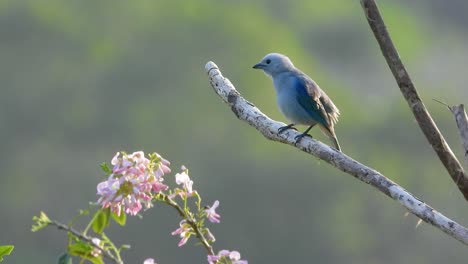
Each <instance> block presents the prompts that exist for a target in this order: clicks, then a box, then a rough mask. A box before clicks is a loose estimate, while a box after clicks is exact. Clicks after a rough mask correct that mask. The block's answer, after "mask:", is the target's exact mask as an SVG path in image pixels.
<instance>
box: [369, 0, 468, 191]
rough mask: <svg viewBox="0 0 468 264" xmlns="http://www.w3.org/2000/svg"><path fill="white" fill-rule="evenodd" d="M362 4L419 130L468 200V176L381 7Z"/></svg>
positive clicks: (370, 3)
mask: <svg viewBox="0 0 468 264" xmlns="http://www.w3.org/2000/svg"><path fill="white" fill-rule="evenodd" d="M361 5H362V8H363V9H364V13H365V15H366V18H367V22H368V23H369V26H370V27H371V29H372V32H374V36H375V38H376V39H377V42H378V43H379V46H380V49H381V50H382V54H383V56H384V57H385V60H386V61H387V64H388V66H389V67H390V70H391V71H392V73H393V76H394V77H395V80H396V82H397V83H398V86H399V87H400V91H401V93H402V94H403V97H404V98H405V99H406V101H407V102H408V105H409V107H410V108H411V111H412V112H413V115H414V116H415V117H416V120H417V121H418V124H419V127H420V128H421V130H422V131H423V133H424V135H425V136H426V139H427V140H428V141H429V144H431V146H432V148H433V149H434V151H435V152H436V153H437V156H439V159H440V161H441V162H442V164H443V165H444V166H445V168H446V169H447V171H448V173H449V174H450V176H451V177H452V180H453V181H454V182H455V184H456V185H457V186H458V189H460V192H461V193H462V194H463V196H464V197H465V199H466V200H468V177H467V175H466V174H465V172H464V170H463V167H462V166H461V165H460V162H458V160H457V158H456V157H455V155H454V154H453V152H452V150H451V149H450V146H449V145H448V144H447V142H446V141H445V139H444V137H443V135H442V134H441V133H440V131H439V129H438V128H437V125H436V124H435V123H434V121H433V120H432V117H431V115H430V114H429V112H428V111H427V109H426V107H425V106H424V103H423V102H422V100H421V98H420V97H419V95H418V92H417V90H416V87H415V86H414V84H413V82H412V81H411V78H410V76H409V74H408V72H407V71H406V69H405V66H404V65H403V62H402V61H401V59H400V56H399V55H398V51H397V50H396V48H395V46H394V45H393V41H392V39H391V38H390V35H389V34H388V31H387V28H386V26H385V23H384V21H383V19H382V16H381V15H380V12H379V9H378V7H377V4H376V3H375V1H374V0H361Z"/></svg>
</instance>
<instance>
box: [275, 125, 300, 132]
mask: <svg viewBox="0 0 468 264" xmlns="http://www.w3.org/2000/svg"><path fill="white" fill-rule="evenodd" d="M288 129H294V130H296V131H297V129H296V128H295V127H294V124H290V125H287V126H282V127H280V128H278V134H281V133H283V132H284V131H286V130H288Z"/></svg>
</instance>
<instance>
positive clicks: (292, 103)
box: [253, 53, 341, 151]
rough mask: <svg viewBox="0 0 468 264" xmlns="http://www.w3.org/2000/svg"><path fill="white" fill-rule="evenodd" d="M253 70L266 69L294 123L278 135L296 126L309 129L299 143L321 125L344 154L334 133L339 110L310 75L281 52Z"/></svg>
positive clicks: (278, 97)
mask: <svg viewBox="0 0 468 264" xmlns="http://www.w3.org/2000/svg"><path fill="white" fill-rule="evenodd" d="M253 68H254V69H261V70H263V71H264V72H265V73H266V74H267V75H268V76H270V77H271V78H272V79H273V85H274V87H275V90H276V99H277V102H278V106H279V109H280V110H281V112H282V113H283V114H284V116H285V117H286V118H287V119H288V120H289V121H290V122H291V123H290V124H289V125H287V126H284V127H281V128H280V129H278V133H282V132H284V131H285V130H287V129H290V128H293V129H295V128H294V125H307V126H309V128H307V129H306V131H305V132H304V133H302V134H300V135H298V136H296V143H297V142H299V141H300V140H301V139H302V138H303V137H304V136H310V135H309V134H307V133H308V132H309V130H310V129H311V128H312V127H313V126H315V125H317V124H318V125H319V127H320V128H321V130H322V131H323V132H324V133H325V134H326V135H327V136H328V137H329V138H330V139H331V140H332V141H333V144H334V146H335V148H336V149H337V150H339V151H341V148H340V144H339V143H338V139H337V138H336V134H335V130H334V126H335V124H336V122H338V116H339V115H340V111H339V110H338V108H337V107H336V106H335V104H334V103H333V102H332V100H331V99H330V98H329V97H328V96H327V94H326V93H325V92H324V91H322V89H320V87H319V86H318V85H317V84H316V83H315V82H314V81H313V80H312V79H311V78H310V77H309V76H307V75H306V74H305V73H303V72H302V71H301V70H299V69H297V68H296V67H294V65H293V63H292V62H291V60H290V59H289V58H288V57H286V56H285V55H282V54H279V53H270V54H268V55H266V56H265V57H264V58H263V59H262V60H261V61H260V62H259V63H257V64H255V65H254V66H253Z"/></svg>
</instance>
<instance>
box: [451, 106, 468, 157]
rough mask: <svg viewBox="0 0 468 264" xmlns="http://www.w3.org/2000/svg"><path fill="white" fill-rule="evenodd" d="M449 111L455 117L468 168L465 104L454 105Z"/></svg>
mask: <svg viewBox="0 0 468 264" xmlns="http://www.w3.org/2000/svg"><path fill="white" fill-rule="evenodd" d="M449 109H450V111H452V113H453V115H454V116H455V121H456V122H457V127H458V132H459V133H460V138H461V141H462V146H463V155H464V157H465V162H466V165H467V166H468V116H467V115H466V112H465V106H464V105H463V104H460V105H454V106H449Z"/></svg>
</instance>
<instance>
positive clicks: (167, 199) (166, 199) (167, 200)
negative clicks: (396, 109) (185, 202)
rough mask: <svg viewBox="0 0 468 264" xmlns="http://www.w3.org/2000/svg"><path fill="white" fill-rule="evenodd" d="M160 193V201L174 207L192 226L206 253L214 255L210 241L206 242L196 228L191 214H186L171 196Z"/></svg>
mask: <svg viewBox="0 0 468 264" xmlns="http://www.w3.org/2000/svg"><path fill="white" fill-rule="evenodd" d="M160 194H161V196H162V201H163V202H164V203H166V204H167V205H170V206H172V207H174V208H175V209H176V210H177V212H178V213H179V215H180V216H181V217H182V218H183V219H185V220H186V221H187V223H188V224H189V225H190V226H191V227H192V229H193V231H195V235H196V236H197V238H198V239H199V240H200V242H201V243H202V245H203V247H204V248H205V249H206V250H207V251H208V253H209V254H210V255H215V253H214V251H213V247H212V246H211V245H210V243H208V241H207V240H206V238H205V236H204V235H203V233H202V232H201V230H200V228H198V226H197V223H196V221H195V220H194V219H193V218H192V217H191V216H189V215H188V214H186V213H185V211H184V209H182V208H181V207H180V206H179V205H178V204H177V203H176V202H175V201H174V200H173V199H172V198H171V197H169V196H167V195H165V194H162V193H160Z"/></svg>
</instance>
